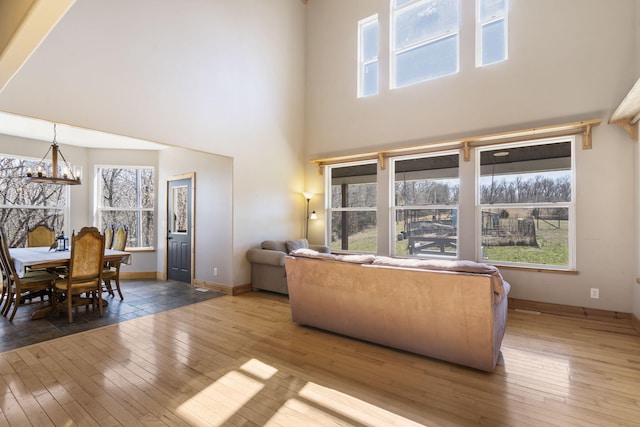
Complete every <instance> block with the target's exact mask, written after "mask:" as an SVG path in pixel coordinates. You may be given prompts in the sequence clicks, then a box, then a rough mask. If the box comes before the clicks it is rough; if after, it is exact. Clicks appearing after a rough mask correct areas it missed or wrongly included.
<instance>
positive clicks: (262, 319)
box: [0, 293, 640, 426]
mask: <svg viewBox="0 0 640 427" xmlns="http://www.w3.org/2000/svg"><path fill="white" fill-rule="evenodd" d="M627 323H628V321H627ZM502 353H503V359H504V360H503V362H501V364H500V365H499V366H498V368H497V369H496V371H495V372H494V373H491V374H490V373H485V372H479V371H476V370H473V369H468V368H464V367H460V366H456V365H453V364H449V363H446V362H441V361H437V360H433V359H429V358H425V357H421V356H417V355H414V354H409V353H405V352H401V351H396V350H392V349H389V348H384V347H381V346H377V345H372V344H368V343H365V342H361V341H357V340H353V339H350V338H345V337H341V336H338V335H334V334H331V333H327V332H323V331H319V330H316V329H312V328H307V327H301V326H298V325H295V324H293V323H292V322H291V320H290V313H289V306H288V300H287V299H286V298H285V297H281V296H277V295H271V294H266V293H247V294H244V295H240V296H223V297H220V298H216V299H213V300H209V301H205V302H200V303H196V304H192V305H189V306H186V307H182V308H177V309H174V310H169V311H165V312H162V313H157V314H153V315H150V316H147V317H142V318H138V319H134V320H130V321H127V322H123V323H119V324H117V325H111V326H106V327H104V328H100V329H95V330H92V331H87V332H82V333H79V334H75V335H72V336H68V337H63V338H58V339H55V340H51V341H47V342H43V343H39V344H34V345H31V346H27V347H23V348H20V349H16V350H12V351H8V352H5V353H0V426H5V425H11V426H27V425H34V426H46V425H58V426H72V425H80V426H92V425H101V426H102V425H104V426H113V425H124V426H136V425H169V426H183V425H202V426H222V425H224V426H227V425H249V426H251V425H260V426H262V425H268V426H310V425H318V426H326V425H348V426H391V425H398V426H405V425H407V426H411V425H429V426H438V425H443V426H467V425H477V424H481V425H487V426H503V425H512V426H550V425H551V426H573V425H578V426H591V425H594V426H595V425H598V426H620V425H622V426H634V425H635V426H638V425H640V337H639V336H638V335H636V334H635V332H634V331H633V330H632V329H631V326H630V325H629V326H628V327H627V326H626V324H624V323H620V321H615V320H610V321H607V320H587V319H577V318H571V317H561V316H556V315H545V314H541V315H535V314H529V313H524V312H517V311H514V310H511V311H510V312H509V321H508V327H507V333H506V336H505V340H504V342H503V347H502Z"/></svg>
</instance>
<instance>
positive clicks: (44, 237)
mask: <svg viewBox="0 0 640 427" xmlns="http://www.w3.org/2000/svg"><path fill="white" fill-rule="evenodd" d="M54 240H56V233H55V232H54V231H53V230H52V229H50V228H49V227H47V226H46V225H42V224H40V225H38V226H36V227H35V228H33V229H31V230H29V231H27V246H29V247H35V246H51V244H52V243H53V241H54Z"/></svg>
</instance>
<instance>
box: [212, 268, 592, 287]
mask: <svg viewBox="0 0 640 427" xmlns="http://www.w3.org/2000/svg"><path fill="white" fill-rule="evenodd" d="M213 275H214V276H217V275H218V267H213ZM592 293H593V291H592Z"/></svg>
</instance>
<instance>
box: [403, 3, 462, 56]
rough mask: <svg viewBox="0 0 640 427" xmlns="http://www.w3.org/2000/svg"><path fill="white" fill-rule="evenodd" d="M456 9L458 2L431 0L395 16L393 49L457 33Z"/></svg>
mask: <svg viewBox="0 0 640 427" xmlns="http://www.w3.org/2000/svg"><path fill="white" fill-rule="evenodd" d="M458 8H459V3H458V0H432V1H430V2H427V3H424V4H422V5H420V6H416V7H408V8H407V9H405V10H403V11H401V12H399V13H397V14H395V19H394V29H395V30H394V45H393V46H394V49H402V48H404V47H407V46H410V45H412V44H415V43H419V42H421V41H426V40H429V39H432V38H434V37H438V36H441V35H443V34H446V33H448V32H457V31H458V28H459V25H460V19H459V10H458Z"/></svg>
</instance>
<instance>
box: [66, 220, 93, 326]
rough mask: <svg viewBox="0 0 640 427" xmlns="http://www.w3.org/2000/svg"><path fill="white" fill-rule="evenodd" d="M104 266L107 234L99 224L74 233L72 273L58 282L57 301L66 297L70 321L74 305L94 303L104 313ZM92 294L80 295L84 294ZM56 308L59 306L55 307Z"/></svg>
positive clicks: (70, 321)
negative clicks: (98, 227)
mask: <svg viewBox="0 0 640 427" xmlns="http://www.w3.org/2000/svg"><path fill="white" fill-rule="evenodd" d="M103 266H104V235H103V234H102V233H100V231H99V230H98V229H97V228H96V227H83V228H82V229H81V230H80V231H79V232H78V234H76V233H75V231H74V232H73V234H72V236H71V254H70V260H69V273H68V274H67V275H66V277H64V278H59V279H58V280H57V281H56V282H55V289H54V290H55V294H56V298H55V299H54V301H55V302H56V304H57V302H58V301H61V298H62V297H66V304H67V313H68V315H69V323H72V322H73V307H78V306H83V305H88V304H93V305H94V306H96V305H97V306H98V313H100V317H102V269H103ZM84 293H86V294H88V295H90V298H80V295H81V294H84ZM56 308H57V307H56Z"/></svg>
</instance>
